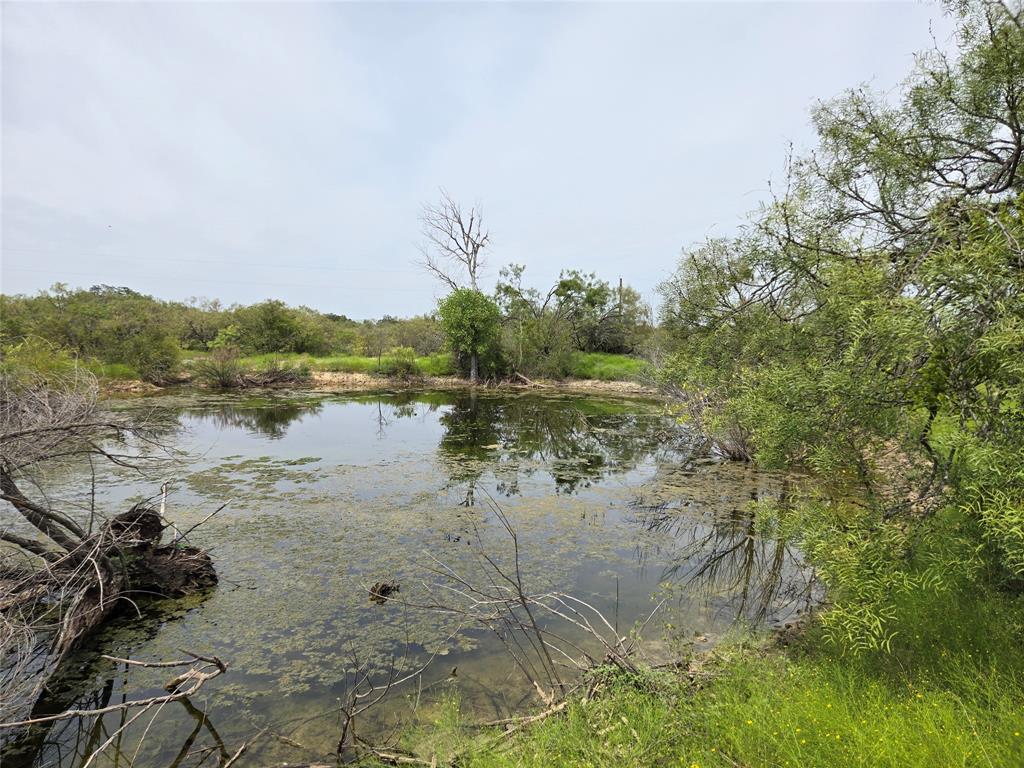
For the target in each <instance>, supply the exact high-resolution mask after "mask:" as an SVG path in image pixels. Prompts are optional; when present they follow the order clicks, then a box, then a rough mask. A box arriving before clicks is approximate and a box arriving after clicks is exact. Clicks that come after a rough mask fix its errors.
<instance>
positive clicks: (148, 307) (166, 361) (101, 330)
mask: <svg viewBox="0 0 1024 768" xmlns="http://www.w3.org/2000/svg"><path fill="white" fill-rule="evenodd" d="M0 309H2V311H3V319H4V321H3V331H2V333H3V343H4V344H11V343H15V342H17V341H18V340H20V339H23V338H25V337H27V336H30V335H32V336H38V337H40V338H43V339H46V340H47V341H49V342H51V343H53V344H56V345H57V346H59V347H62V348H65V349H68V350H70V351H72V352H74V353H75V354H76V355H77V356H79V357H81V358H83V359H96V360H99V361H101V362H104V363H123V364H125V365H128V366H131V367H132V368H133V369H135V370H136V371H138V373H139V375H140V376H141V377H142V378H144V379H146V380H148V381H154V382H158V383H159V382H162V381H164V380H166V379H168V378H170V377H171V376H172V375H173V372H174V369H175V368H176V366H177V364H178V359H179V352H178V345H177V343H176V340H175V338H174V336H173V334H172V332H171V330H170V323H169V319H168V316H167V314H166V313H165V312H164V309H163V306H162V305H161V304H160V303H159V302H157V301H156V300H154V299H153V298H152V297H150V296H144V295H142V294H140V293H136V292H135V291H132V290H130V289H128V288H113V287H111V286H105V285H100V286H94V287H93V288H91V289H89V290H88V291H83V290H79V291H71V290H69V289H68V288H66V287H65V286H62V285H59V284H58V285H56V286H54V287H53V289H52V290H51V291H49V292H44V293H41V294H39V295H38V296H33V297H4V300H3V305H2V307H0Z"/></svg>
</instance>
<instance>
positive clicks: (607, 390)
mask: <svg viewBox="0 0 1024 768" xmlns="http://www.w3.org/2000/svg"><path fill="white" fill-rule="evenodd" d="M468 386H469V385H468V383H467V382H466V380H465V379H461V378H458V377H456V376H424V377H420V378H412V379H399V378H388V377H381V376H371V375H370V374H366V373H333V372H330V371H314V372H313V376H312V379H311V388H312V389H313V390H316V391H318V392H374V391H380V390H394V389H465V388H466V387H468ZM481 387H482V388H484V389H495V390H504V391H516V392H526V391H555V392H579V393H584V394H605V395H618V396H630V397H657V396H658V390H656V389H655V388H654V387H649V386H646V385H644V384H639V383H637V382H632V381H600V380H598V379H566V380H564V381H549V380H538V381H534V382H533V383H532V384H525V383H515V382H498V383H491V384H486V385H481Z"/></svg>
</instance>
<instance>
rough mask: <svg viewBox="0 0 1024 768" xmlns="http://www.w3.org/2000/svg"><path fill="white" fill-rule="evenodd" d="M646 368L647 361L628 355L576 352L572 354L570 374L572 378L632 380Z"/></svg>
mask: <svg viewBox="0 0 1024 768" xmlns="http://www.w3.org/2000/svg"><path fill="white" fill-rule="evenodd" d="M646 368H647V363H646V362H645V361H643V360H641V359H639V358H636V357H630V356H629V355H613V354H610V353H607V352H577V353H576V354H575V355H573V361H572V370H571V371H570V374H569V375H570V376H572V377H573V378H574V379H600V380H601V381H632V380H635V379H637V378H638V377H639V376H640V375H641V374H642V373H643V372H644V370H646Z"/></svg>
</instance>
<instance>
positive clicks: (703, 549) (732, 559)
mask: <svg viewBox="0 0 1024 768" xmlns="http://www.w3.org/2000/svg"><path fill="white" fill-rule="evenodd" d="M675 474H676V478H674V480H673V482H672V483H671V484H670V485H669V486H668V487H669V488H670V489H671V491H670V492H671V493H672V494H674V495H675V496H676V498H677V500H678V504H677V505H672V504H671V503H670V502H669V501H658V502H655V503H645V501H644V499H643V498H637V499H635V500H634V501H633V503H632V504H631V507H632V515H631V516H630V521H631V522H632V523H633V524H635V525H636V526H638V527H639V528H640V529H641V530H642V531H644V532H645V533H648V534H657V536H654V537H648V538H646V539H645V541H644V543H641V544H639V545H638V546H637V550H636V555H637V560H638V563H639V564H640V565H641V566H644V565H645V564H646V562H648V561H649V560H651V559H653V556H654V555H655V554H657V555H658V559H659V560H660V561H661V562H667V564H666V565H663V566H662V570H661V573H660V574H659V582H660V583H661V584H662V585H664V586H665V587H666V588H667V589H674V588H679V589H678V592H679V594H680V599H683V596H684V595H685V599H687V600H692V599H693V598H694V597H695V596H696V597H700V598H702V599H703V601H704V603H705V605H707V606H710V607H712V608H714V609H717V610H719V611H722V612H725V613H727V614H728V615H729V617H730V619H731V620H733V621H737V622H744V623H748V624H751V625H758V624H764V623H768V622H771V621H773V620H779V619H780V618H784V617H787V616H789V615H792V614H794V613H800V612H801V611H804V610H807V609H808V608H809V607H811V606H812V605H813V604H814V603H815V602H816V601H817V600H818V599H819V597H820V595H819V584H818V582H817V581H816V579H815V575H814V571H813V570H812V569H810V568H809V567H808V566H807V565H806V564H805V563H804V561H803V558H802V556H801V554H800V552H799V551H797V550H796V549H795V548H794V547H792V546H790V544H789V543H788V542H787V541H786V540H785V539H782V538H766V537H763V536H761V535H759V533H758V531H757V525H756V512H755V507H754V505H753V503H754V502H757V501H761V500H765V499H772V500H775V501H776V502H778V503H780V504H783V505H784V504H786V503H787V498H788V496H789V490H790V482H791V481H790V480H789V479H787V478H778V477H775V476H772V475H769V474H767V473H757V472H753V471H752V470H750V469H748V468H746V467H745V466H744V465H736V464H734V463H730V462H716V463H714V464H704V465H703V466H701V465H697V466H692V465H691V467H690V468H681V469H680V470H679V471H677V472H676V473H675ZM744 474H746V475H747V477H746V478H744V477H743V475H744ZM744 486H745V487H746V495H745V496H744V495H739V496H733V495H730V493H729V492H728V491H726V490H723V489H734V488H737V487H744ZM655 542H656V543H655ZM665 542H670V543H669V544H668V546H669V547H671V549H670V551H665V550H664V548H663V546H662V545H664V543H665Z"/></svg>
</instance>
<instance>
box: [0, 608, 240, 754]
mask: <svg viewBox="0 0 1024 768" xmlns="http://www.w3.org/2000/svg"><path fill="white" fill-rule="evenodd" d="M142 607H143V610H142V613H141V614H131V615H130V616H123V617H121V618H120V619H118V621H117V622H115V624H113V625H111V626H109V627H107V628H106V629H105V630H103V631H102V632H101V633H100V634H99V635H98V636H97V637H96V638H94V639H93V640H92V641H91V642H89V643H87V644H86V645H85V646H83V647H82V648H81V649H79V650H78V651H76V652H75V654H74V656H73V658H71V659H70V660H69V663H68V664H67V665H66V668H65V671H64V672H62V673H61V676H60V677H58V678H56V679H54V680H53V681H51V686H50V688H49V689H48V690H47V691H46V693H45V694H44V696H43V697H41V698H40V700H39V701H38V702H37V703H36V706H35V707H34V709H33V711H32V715H31V716H32V717H33V718H41V717H47V716H49V715H55V714H57V713H60V712H66V711H68V710H95V709H103V708H105V707H109V706H117V705H118V704H123V703H124V702H126V701H128V700H130V699H139V698H145V697H146V696H149V695H156V696H159V695H162V694H164V693H166V691H164V690H162V689H161V688H160V685H162V682H163V681H161V680H159V679H157V678H152V680H148V679H146V678H145V677H144V676H145V675H147V673H149V672H151V671H150V670H146V669H142V668H139V667H136V666H132V665H129V664H126V663H121V662H117V663H115V662H113V661H111V660H108V659H104V658H103V657H102V656H101V655H100V654H101V653H106V652H112V651H113V649H114V647H116V646H120V645H122V644H123V643H125V642H130V644H132V645H137V644H141V643H142V642H144V641H145V640H149V639H152V638H153V637H155V636H156V634H157V633H158V632H159V630H160V628H161V627H162V626H163V624H164V623H165V622H166V621H168V620H169V619H173V618H175V617H176V616H177V615H178V612H177V611H171V612H168V611H163V610H160V609H158V608H155V607H152V606H151V607H149V608H147V607H146V606H145V605H143V606H142ZM157 672H158V673H159V674H165V672H164V671H163V670H157ZM83 691H84V692H83ZM140 712H141V713H142V715H141V716H140V717H139V720H138V721H137V722H140V723H141V724H142V725H141V729H142V730H141V731H140V729H139V728H135V727H126V726H128V724H129V721H130V720H131V719H132V718H133V717H134V716H136V715H139V714H140ZM150 718H166V719H172V718H177V719H178V720H179V721H180V722H181V724H182V728H184V727H185V726H186V725H187V724H188V725H190V726H191V727H190V730H188V731H187V732H185V736H184V738H183V740H182V741H181V743H180V746H179V745H178V743H177V738H175V739H174V746H175V747H176V748H177V750H176V754H174V757H173V758H171V759H170V762H168V763H166V765H167V766H168V768H198V766H200V765H206V766H218V765H225V764H226V763H228V761H229V760H230V759H231V758H232V756H233V755H234V754H235V753H236V752H237V751H238V747H237V746H236V747H235V749H233V750H229V748H228V746H227V744H226V743H225V741H224V739H223V738H222V737H221V735H220V733H219V732H218V731H217V728H216V727H215V726H214V724H213V723H212V722H211V721H210V718H209V716H208V715H207V713H206V712H205V711H204V710H203V709H201V708H199V707H197V706H196V705H195V704H194V703H193V702H192V701H191V700H189V699H188V698H182V699H179V700H177V701H174V702H169V703H167V704H163V705H160V706H155V707H152V708H149V709H148V711H145V712H143V710H142V709H141V708H124V709H120V710H117V711H114V712H108V713H106V714H103V715H99V716H93V717H73V718H69V719H66V720H57V721H54V722H51V723H44V724H42V725H37V726H35V727H33V728H30V729H28V730H26V731H24V732H23V733H20V734H19V735H18V737H17V738H16V739H14V740H12V741H10V742H8V743H5V744H3V747H2V749H0V764H2V765H3V766H4V768H48V767H49V766H64V765H81V766H84V765H87V764H90V759H91V760H92V762H91V765H93V766H104V765H126V766H131V765H144V764H147V763H146V755H147V750H146V745H145V744H144V743H143V744H141V745H140V738H141V739H142V740H144V739H145V738H146V733H147V732H148V728H147V727H146V725H145V724H146V723H148V722H149V721H150ZM179 732H181V731H179ZM204 734H205V735H204ZM166 748H167V744H166V743H162V744H160V745H159V747H158V749H161V750H163V749H166ZM168 754H170V752H168Z"/></svg>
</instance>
